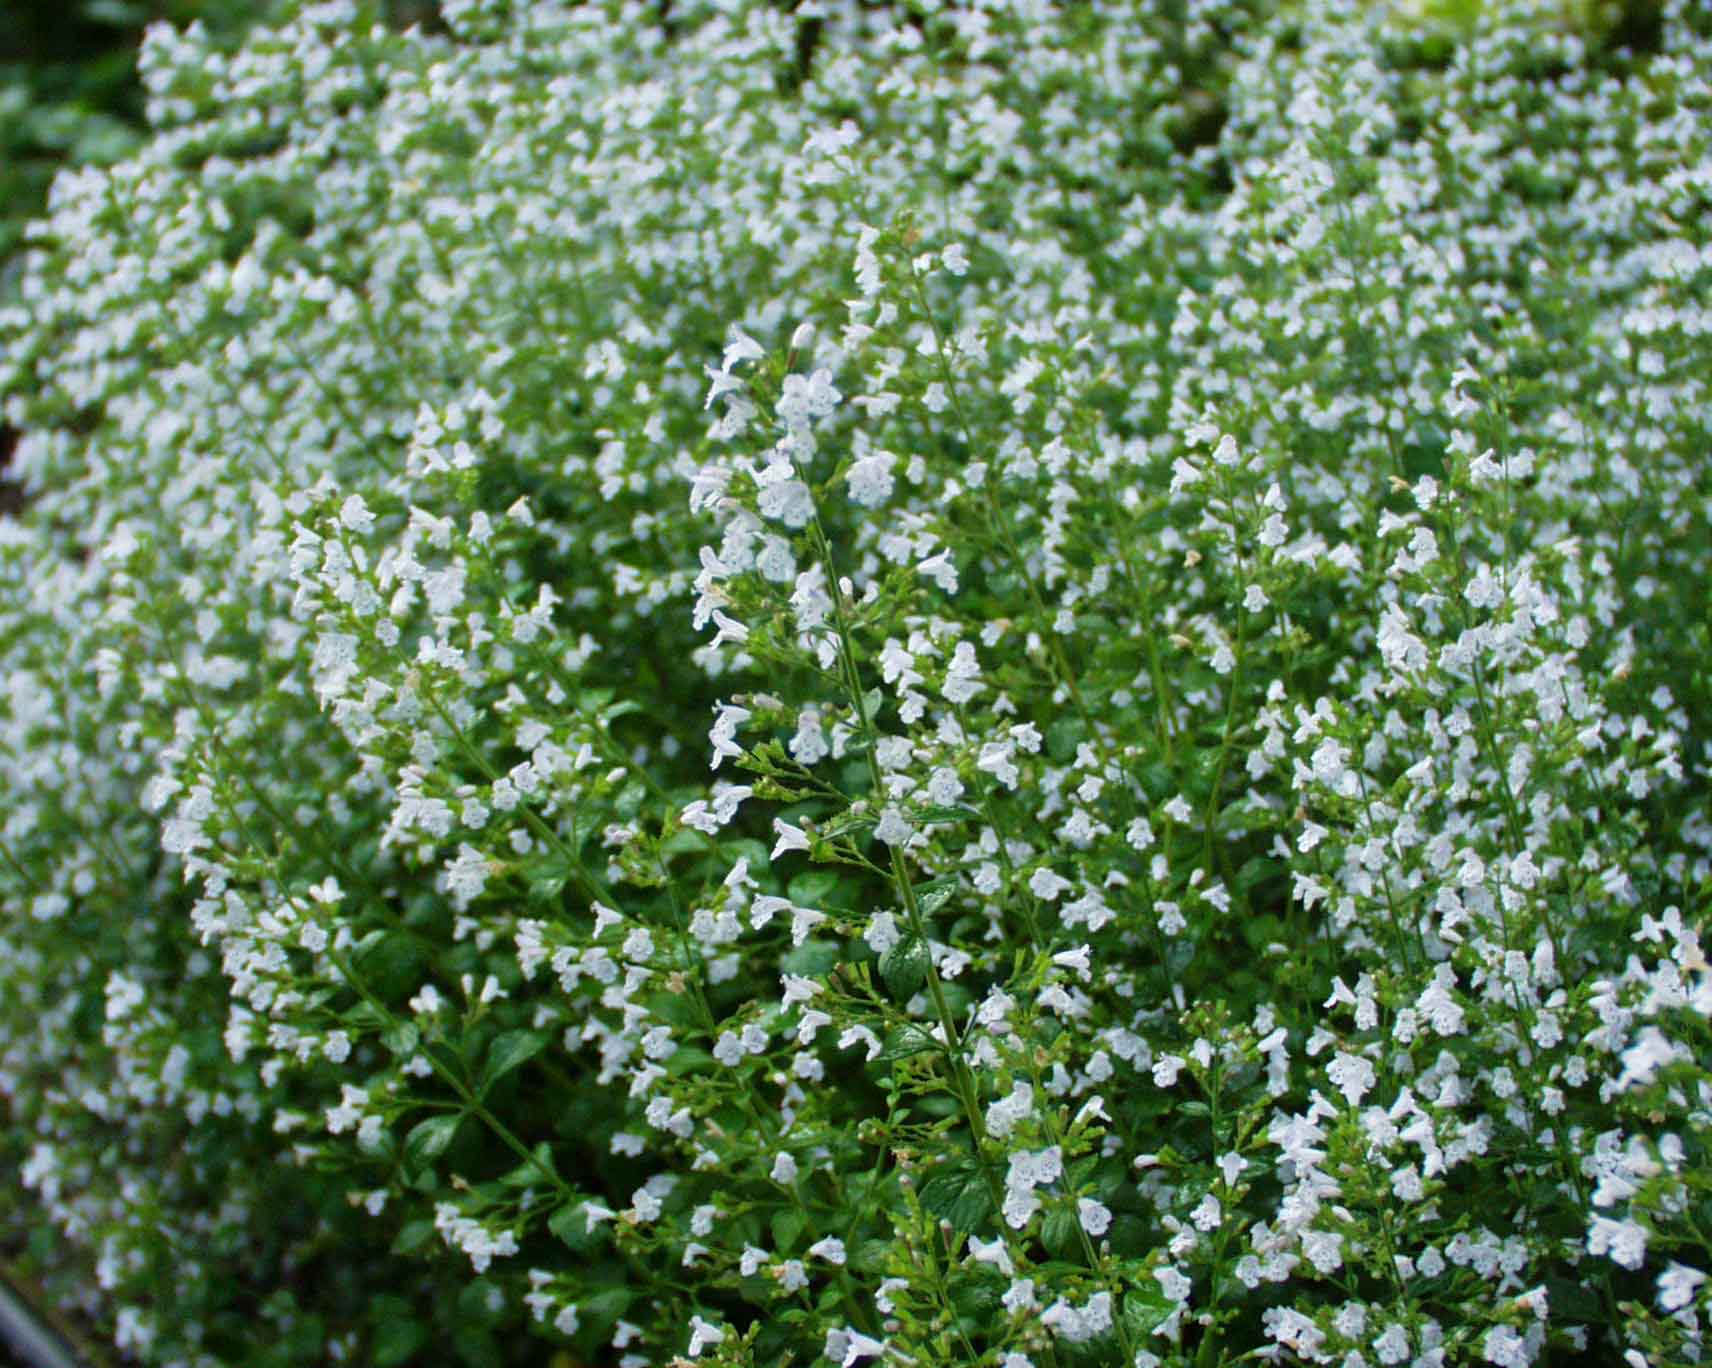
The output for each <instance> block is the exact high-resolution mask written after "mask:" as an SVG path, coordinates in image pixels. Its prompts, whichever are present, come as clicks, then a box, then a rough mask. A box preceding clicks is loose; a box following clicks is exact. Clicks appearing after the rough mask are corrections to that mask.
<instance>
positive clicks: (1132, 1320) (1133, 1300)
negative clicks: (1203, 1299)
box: [1123, 1278, 1177, 1340]
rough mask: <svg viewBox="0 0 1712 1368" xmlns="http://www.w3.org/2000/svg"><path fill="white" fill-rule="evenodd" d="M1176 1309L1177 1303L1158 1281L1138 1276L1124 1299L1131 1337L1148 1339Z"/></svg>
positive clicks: (1124, 1312) (1127, 1324)
mask: <svg viewBox="0 0 1712 1368" xmlns="http://www.w3.org/2000/svg"><path fill="white" fill-rule="evenodd" d="M1176 1309H1177V1303H1176V1302H1174V1301H1172V1300H1171V1299H1170V1298H1169V1297H1167V1296H1166V1295H1165V1291H1164V1289H1163V1288H1161V1287H1160V1286H1159V1284H1158V1283H1157V1282H1155V1281H1154V1280H1153V1279H1152V1278H1145V1279H1141V1278H1138V1279H1137V1280H1136V1282H1135V1285H1134V1286H1133V1287H1132V1288H1131V1290H1130V1291H1128V1292H1126V1293H1125V1294H1124V1300H1123V1317H1124V1324H1125V1325H1126V1326H1128V1327H1129V1333H1130V1338H1132V1339H1136V1340H1143V1339H1146V1337H1147V1336H1149V1335H1151V1334H1152V1333H1153V1332H1154V1331H1155V1330H1157V1329H1158V1328H1159V1327H1160V1326H1161V1325H1163V1324H1165V1320H1166V1317H1168V1316H1169V1315H1170V1314H1171V1313H1172V1312H1173V1311H1175V1310H1176Z"/></svg>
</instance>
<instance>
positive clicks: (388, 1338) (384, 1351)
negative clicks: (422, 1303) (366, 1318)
mask: <svg viewBox="0 0 1712 1368" xmlns="http://www.w3.org/2000/svg"><path fill="white" fill-rule="evenodd" d="M427 1343H428V1327H427V1326H426V1325H423V1324H422V1322H421V1321H414V1320H406V1319H403V1318H401V1319H398V1320H389V1321H388V1322H387V1323H386V1324H385V1325H382V1326H381V1327H380V1328H379V1329H377V1330H376V1331H375V1335H374V1343H373V1344H372V1345H370V1346H369V1362H370V1363H372V1364H374V1365H375V1368H395V1365H397V1364H400V1363H409V1362H410V1360H411V1359H413V1358H415V1357H416V1355H417V1354H418V1353H420V1352H421V1350H422V1347H423V1346H424V1345H425V1344H427Z"/></svg>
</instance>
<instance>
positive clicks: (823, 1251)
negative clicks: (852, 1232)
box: [808, 1235, 845, 1265]
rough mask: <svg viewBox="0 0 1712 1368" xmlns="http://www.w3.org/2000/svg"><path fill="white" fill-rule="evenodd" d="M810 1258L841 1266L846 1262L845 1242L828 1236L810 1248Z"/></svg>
mask: <svg viewBox="0 0 1712 1368" xmlns="http://www.w3.org/2000/svg"><path fill="white" fill-rule="evenodd" d="M808 1253H809V1257H810V1258H814V1259H824V1260H825V1261H826V1262H827V1263H829V1264H835V1265H841V1264H843V1262H844V1257H845V1256H844V1241H843V1240H840V1239H838V1238H837V1237H836V1236H834V1235H828V1236H827V1237H826V1238H825V1239H823V1240H816V1241H815V1242H814V1243H813V1244H811V1245H810V1246H809V1247H808Z"/></svg>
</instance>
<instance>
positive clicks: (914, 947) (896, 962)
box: [880, 936, 928, 1002]
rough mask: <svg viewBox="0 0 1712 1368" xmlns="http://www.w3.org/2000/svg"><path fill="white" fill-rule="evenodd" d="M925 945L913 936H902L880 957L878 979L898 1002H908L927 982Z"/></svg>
mask: <svg viewBox="0 0 1712 1368" xmlns="http://www.w3.org/2000/svg"><path fill="white" fill-rule="evenodd" d="M927 964H928V952H927V945H926V943H925V942H923V941H921V940H920V939H918V938H917V937H915V936H904V937H902V938H901V939H900V940H899V941H898V943H897V944H896V945H894V946H893V947H892V948H891V949H890V950H888V951H886V953H885V954H883V955H881V956H880V977H881V978H882V979H884V980H885V983H886V987H887V988H888V989H889V990H890V992H891V994H892V996H893V997H894V998H896V999H897V1000H898V1001H899V1002H908V1001H909V1000H910V999H911V998H912V997H914V996H915V994H916V990H917V989H919V988H920V987H921V985H922V984H923V983H925V982H926V981H927Z"/></svg>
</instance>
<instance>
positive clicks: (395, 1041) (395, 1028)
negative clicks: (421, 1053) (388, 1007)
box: [380, 1021, 422, 1056]
mask: <svg viewBox="0 0 1712 1368" xmlns="http://www.w3.org/2000/svg"><path fill="white" fill-rule="evenodd" d="M380 1043H381V1044H382V1045H384V1046H386V1048H387V1049H389V1050H391V1051H392V1053H393V1054H395V1055H405V1056H409V1055H413V1054H415V1053H416V1047H417V1046H418V1045H420V1044H421V1043H422V1033H421V1032H420V1031H419V1030H417V1029H416V1023H415V1022H414V1021H400V1022H396V1023H395V1024H393V1025H391V1026H389V1027H387V1029H386V1030H385V1031H384V1032H383V1033H382V1035H381V1038H380Z"/></svg>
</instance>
